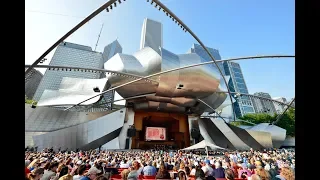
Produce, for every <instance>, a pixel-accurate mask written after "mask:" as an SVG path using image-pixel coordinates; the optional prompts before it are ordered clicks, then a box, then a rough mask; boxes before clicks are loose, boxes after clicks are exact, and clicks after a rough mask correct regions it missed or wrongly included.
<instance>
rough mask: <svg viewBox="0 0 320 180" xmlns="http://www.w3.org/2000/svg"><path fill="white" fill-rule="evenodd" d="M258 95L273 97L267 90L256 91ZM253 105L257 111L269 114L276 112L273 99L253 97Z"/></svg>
mask: <svg viewBox="0 0 320 180" xmlns="http://www.w3.org/2000/svg"><path fill="white" fill-rule="evenodd" d="M254 95H256V96H260V97H264V98H268V99H271V96H270V94H269V93H265V92H256V93H254ZM252 102H253V107H254V110H255V111H256V113H268V114H269V115H271V116H272V115H274V113H276V112H277V111H276V109H275V107H274V104H273V101H268V100H265V99H259V98H252Z"/></svg>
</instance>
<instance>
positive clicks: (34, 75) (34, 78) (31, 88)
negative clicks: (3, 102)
mask: <svg viewBox="0 0 320 180" xmlns="http://www.w3.org/2000/svg"><path fill="white" fill-rule="evenodd" d="M25 70H27V68H26V69H25ZM42 77H43V75H42V73H41V72H39V71H38V70H36V69H33V68H32V70H31V71H30V72H29V73H28V74H27V75H26V77H25V79H24V83H25V86H24V92H25V95H26V96H27V98H28V99H32V98H33V95H34V93H35V92H36V90H37V88H38V85H39V83H40V81H41V79H42Z"/></svg>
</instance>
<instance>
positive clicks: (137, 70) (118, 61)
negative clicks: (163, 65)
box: [104, 47, 161, 98]
mask: <svg viewBox="0 0 320 180" xmlns="http://www.w3.org/2000/svg"><path fill="white" fill-rule="evenodd" d="M160 62H161V57H160V56H159V54H158V53H157V52H155V51H154V50H153V49H151V48H149V47H146V48H144V49H142V50H140V51H138V52H137V53H135V54H134V55H125V54H116V55H115V56H113V57H112V58H111V59H109V60H108V61H107V62H106V63H105V64H104V68H105V69H107V70H112V71H118V72H125V73H130V74H135V75H141V76H145V75H148V74H149V73H151V74H152V73H156V72H158V71H159V70H160V68H159V64H160ZM106 77H107V78H108V82H109V83H110V84H111V86H112V87H115V86H119V85H121V84H124V83H126V82H129V81H131V79H129V78H128V77H126V76H121V75H118V74H115V73H111V74H107V75H106ZM153 79H157V77H154V78H153ZM157 86H158V83H156V82H150V81H145V80H142V81H138V82H135V83H132V84H130V85H128V86H124V87H121V88H118V89H117V90H116V91H117V93H119V94H120V95H121V96H122V97H124V98H126V97H130V96H135V95H140V94H148V93H155V92H156V88H157Z"/></svg>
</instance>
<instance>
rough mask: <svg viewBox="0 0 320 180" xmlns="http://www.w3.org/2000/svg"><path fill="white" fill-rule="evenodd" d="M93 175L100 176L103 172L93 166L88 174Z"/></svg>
mask: <svg viewBox="0 0 320 180" xmlns="http://www.w3.org/2000/svg"><path fill="white" fill-rule="evenodd" d="M91 173H95V174H99V173H101V171H100V170H99V169H97V168H96V167H94V166H93V167H91V168H90V169H89V171H88V174H91Z"/></svg>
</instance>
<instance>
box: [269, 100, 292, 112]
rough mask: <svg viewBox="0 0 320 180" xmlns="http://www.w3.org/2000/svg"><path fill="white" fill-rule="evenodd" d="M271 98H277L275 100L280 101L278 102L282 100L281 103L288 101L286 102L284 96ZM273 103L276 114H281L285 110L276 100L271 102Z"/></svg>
mask: <svg viewBox="0 0 320 180" xmlns="http://www.w3.org/2000/svg"><path fill="white" fill-rule="evenodd" d="M272 99H274V100H277V101H280V102H282V103H288V102H287V99H286V98H284V97H275V98H272ZM273 105H274V107H275V109H276V113H277V114H281V113H282V112H283V111H284V110H285V108H286V106H285V105H283V104H279V103H277V102H273Z"/></svg>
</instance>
